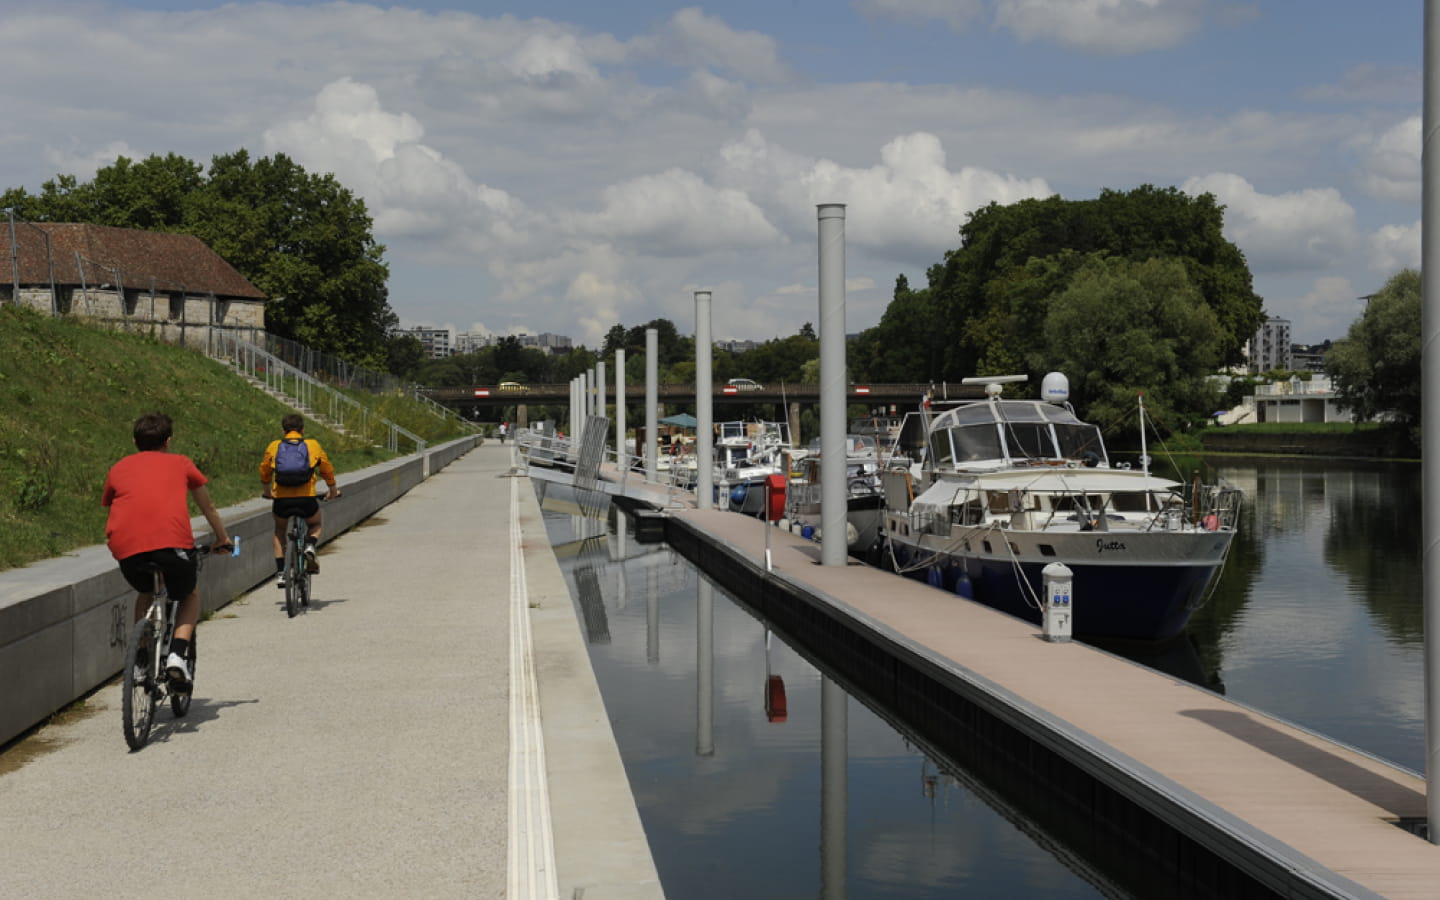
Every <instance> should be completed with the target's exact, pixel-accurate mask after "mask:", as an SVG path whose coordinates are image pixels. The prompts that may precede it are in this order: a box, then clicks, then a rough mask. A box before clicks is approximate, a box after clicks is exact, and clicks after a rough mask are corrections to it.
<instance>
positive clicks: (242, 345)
mask: <svg viewBox="0 0 1440 900" xmlns="http://www.w3.org/2000/svg"><path fill="white" fill-rule="evenodd" d="M206 352H207V355H209V356H210V358H212V359H216V360H220V361H221V362H225V363H228V364H229V365H231V366H232V367H233V368H234V369H235V371H237V372H239V373H240V374H241V375H242V376H244V377H246V378H248V379H250V380H251V381H254V382H255V383H256V384H258V385H260V386H261V387H263V388H264V389H265V390H266V391H268V392H269V393H271V394H275V395H278V396H281V397H285V398H286V399H288V400H290V402H291V403H292V404H294V405H295V406H296V408H298V409H300V410H302V411H304V412H308V413H309V414H311V415H313V416H315V417H316V418H318V419H320V420H322V421H324V422H325V423H326V424H327V425H330V426H331V427H334V428H335V429H336V430H338V431H340V432H342V433H345V434H356V435H361V436H364V437H366V438H370V437H371V436H372V435H373V434H375V433H376V432H378V431H380V430H382V429H383V431H384V438H385V441H384V443H385V447H386V448H387V449H388V450H390V451H391V452H392V453H399V452H400V439H401V438H402V437H403V438H405V439H406V440H408V441H411V442H413V443H414V445H415V452H417V453H419V452H420V451H423V450H424V449H425V447H426V446H427V444H426V441H425V439H424V438H422V437H420V436H419V435H417V434H415V433H414V432H412V431H409V430H407V429H405V428H404V427H402V426H400V425H398V424H397V423H395V422H392V421H390V420H389V419H387V418H385V417H383V416H379V415H376V414H375V413H373V412H372V411H371V410H370V408H369V407H367V406H365V404H363V403H361V402H360V401H358V400H356V399H355V398H353V397H350V396H348V395H346V394H344V393H342V392H341V391H340V390H339V389H337V388H335V387H332V386H331V385H328V384H326V383H325V382H323V381H321V380H320V379H318V378H316V377H314V376H313V375H310V374H308V373H306V372H304V371H302V370H301V369H299V368H297V367H295V366H293V365H291V364H290V363H288V362H286V361H285V360H283V359H281V358H280V357H278V356H276V355H275V354H273V353H271V352H270V351H268V350H266V349H264V348H262V347H260V346H258V345H256V344H253V343H251V342H250V341H247V340H243V339H242V338H240V337H238V336H236V335H233V334H225V333H222V332H215V333H214V334H213V335H212V338H211V339H210V340H209V341H207V342H206ZM377 443H379V442H378V441H377Z"/></svg>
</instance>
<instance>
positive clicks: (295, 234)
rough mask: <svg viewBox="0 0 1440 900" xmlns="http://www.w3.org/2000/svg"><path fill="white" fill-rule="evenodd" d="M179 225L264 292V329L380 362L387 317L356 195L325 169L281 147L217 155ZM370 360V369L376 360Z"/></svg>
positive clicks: (389, 323) (381, 279)
mask: <svg viewBox="0 0 1440 900" xmlns="http://www.w3.org/2000/svg"><path fill="white" fill-rule="evenodd" d="M186 227H187V230H188V231H189V232H190V233H191V234H194V235H195V236H197V237H199V238H200V239H201V240H203V241H205V242H206V243H207V244H209V245H210V247H211V248H213V249H214V250H215V252H217V253H219V254H220V255H221V256H223V257H225V259H226V260H227V261H228V262H230V264H231V265H233V266H235V268H237V269H239V270H240V272H241V273H242V274H243V275H245V277H246V278H249V279H250V281H251V282H252V283H254V284H255V286H256V287H258V288H260V289H261V290H262V291H264V292H265V293H266V295H267V296H268V297H269V298H270V299H269V300H268V301H267V302H266V306H265V328H266V330H267V331H270V332H272V333H274V334H278V335H280V336H281V337H287V338H291V339H293V340H297V341H299V342H301V343H303V344H307V345H309V346H310V347H313V348H315V349H317V350H323V351H327V352H331V353H335V354H337V355H339V356H343V357H346V358H348V359H352V360H354V361H356V362H360V363H366V362H371V363H375V362H377V361H376V360H375V357H376V356H380V359H379V360H378V362H379V364H381V365H383V361H384V360H383V348H384V342H385V337H386V334H387V333H388V332H389V330H390V329H391V328H392V327H393V326H394V324H395V323H396V321H397V320H396V317H395V314H394V312H393V311H392V310H391V309H390V304H389V295H388V292H387V288H386V280H387V279H388V278H389V274H390V273H389V269H388V268H387V267H386V265H385V264H384V262H382V255H383V253H384V250H385V248H384V246H383V245H380V244H377V243H376V242H375V239H374V238H373V236H372V235H371V227H372V222H371V219H370V214H369V212H368V211H367V210H366V208H365V202H364V201H363V200H361V199H359V198H358V197H356V196H355V195H354V194H352V193H351V192H350V191H349V190H347V189H346V188H345V187H343V186H342V185H341V184H340V183H339V181H337V180H336V179H335V176H334V175H330V174H326V175H323V176H322V175H311V174H308V173H307V172H306V171H305V170H304V169H303V168H301V167H300V166H299V165H298V164H296V163H295V162H293V161H292V160H291V159H290V158H289V157H287V156H285V155H284V154H276V155H275V156H273V157H266V158H262V159H259V160H256V161H254V162H253V163H252V162H251V160H250V156H249V154H248V153H247V152H246V151H244V150H239V151H237V152H235V153H232V154H230V155H229V156H217V157H215V158H214V160H213V161H212V162H211V165H210V175H209V179H208V180H207V181H206V183H205V186H204V188H203V189H202V190H201V191H199V192H197V194H196V195H195V196H194V199H193V201H192V202H191V204H190V205H189V208H188V216H187V220H186ZM377 367H378V366H377Z"/></svg>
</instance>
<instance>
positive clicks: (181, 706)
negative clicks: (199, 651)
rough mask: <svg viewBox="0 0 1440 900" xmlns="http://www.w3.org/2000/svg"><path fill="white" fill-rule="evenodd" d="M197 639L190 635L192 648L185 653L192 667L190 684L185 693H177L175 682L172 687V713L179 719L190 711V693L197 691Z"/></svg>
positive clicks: (186, 659)
mask: <svg viewBox="0 0 1440 900" xmlns="http://www.w3.org/2000/svg"><path fill="white" fill-rule="evenodd" d="M195 637H196V635H193V634H192V635H190V648H189V649H188V650H186V651H185V662H187V663H189V665H190V684H189V685H187V686H186V688H185V690H183V691H177V690H176V689H175V685H174V683H173V682H172V683H171V685H170V711H171V712H173V713H174V714H175V718H177V719H178V718H180V717H181V716H183V715H185V714H186V713H188V712H189V711H190V692H191V691H193V690H195Z"/></svg>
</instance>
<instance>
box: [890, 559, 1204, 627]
mask: <svg viewBox="0 0 1440 900" xmlns="http://www.w3.org/2000/svg"><path fill="white" fill-rule="evenodd" d="M894 549H895V551H896V552H897V554H900V555H899V556H898V557H897V558H898V561H899V562H900V563H901V565H903V564H904V563H905V562H906V559H905V558H904V557H905V556H906V555H908V554H906V548H904V547H903V546H901V545H897V546H895V548H894ZM1054 561H1055V560H1047V561H1046V562H1054ZM1066 565H1067V566H1068V567H1069V568H1070V571H1071V572H1072V573H1073V594H1072V596H1073V597H1074V598H1075V600H1074V607H1073V608H1072V610H1071V613H1072V620H1071V630H1072V632H1073V633H1074V634H1075V635H1076V636H1078V637H1096V638H1118V639H1121V640H1132V641H1164V640H1168V639H1170V638H1173V637H1175V636H1177V635H1178V634H1180V632H1181V631H1183V630H1184V628H1185V625H1186V623H1188V622H1189V621H1190V616H1191V614H1192V613H1194V612H1195V610H1196V609H1197V608H1199V606H1200V604H1201V602H1202V601H1203V600H1204V593H1205V588H1206V586H1207V585H1208V584H1209V582H1210V577H1211V575H1212V574H1213V573H1214V571H1215V566H1213V565H1194V566H1143V565H1132V566H1098V565H1085V564H1083V563H1066ZM1044 567H1045V564H1044V563H1021V564H1020V570H1021V573H1023V575H1024V578H1025V580H1026V582H1028V584H1029V585H1030V590H1031V591H1033V592H1034V596H1035V597H1044V592H1043V590H1042V588H1043V580H1042V578H1041V570H1042V569H1044ZM962 573H963V577H962ZM905 574H906V575H908V576H910V577H912V578H916V579H918V580H920V581H926V582H928V583H929V584H930V585H931V586H932V587H937V588H940V589H941V590H945V591H949V592H950V593H953V594H958V595H961V596H964V595H965V593H966V591H967V589H968V592H969V596H970V597H971V598H972V599H974V600H975V601H977V602H979V603H983V604H984V605H986V606H989V607H991V608H993V609H997V610H999V611H1001V612H1005V613H1009V614H1010V615H1012V616H1017V617H1019V618H1022V619H1026V620H1027V621H1030V622H1034V623H1035V624H1037V625H1038V624H1040V618H1041V614H1040V610H1039V609H1037V608H1036V607H1035V606H1034V605H1033V604H1032V601H1031V600H1030V599H1029V594H1027V593H1024V592H1023V590H1022V588H1021V586H1020V583H1019V581H1018V579H1017V576H1016V571H1015V566H1014V565H1013V564H1012V563H1011V562H1010V561H1008V560H1003V561H1002V560H993V561H991V560H985V559H980V558H973V557H972V558H960V557H950V558H948V559H947V560H945V561H944V562H942V563H940V564H939V565H935V566H932V567H930V568H928V569H917V570H915V571H910V572H906V573H905ZM967 581H968V584H967Z"/></svg>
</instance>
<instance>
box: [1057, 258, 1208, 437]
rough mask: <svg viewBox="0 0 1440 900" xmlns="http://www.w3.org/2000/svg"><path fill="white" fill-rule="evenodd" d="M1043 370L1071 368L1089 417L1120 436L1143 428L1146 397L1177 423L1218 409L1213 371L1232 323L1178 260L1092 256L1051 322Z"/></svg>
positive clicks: (1155, 411)
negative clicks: (1140, 408) (1141, 407)
mask: <svg viewBox="0 0 1440 900" xmlns="http://www.w3.org/2000/svg"><path fill="white" fill-rule="evenodd" d="M1043 331H1044V338H1045V348H1046V349H1045V355H1044V357H1043V358H1042V360H1041V361H1042V362H1043V363H1044V366H1043V368H1045V369H1054V370H1058V371H1060V372H1064V373H1065V374H1066V376H1067V377H1068V378H1069V381H1070V389H1071V391H1070V395H1071V396H1070V399H1071V402H1072V403H1074V405H1075V406H1076V408H1077V409H1079V410H1081V412H1082V415H1083V416H1084V418H1086V419H1089V420H1092V421H1095V422H1096V423H1097V424H1101V425H1102V426H1105V425H1109V426H1111V429H1112V433H1119V434H1136V433H1138V424H1139V422H1138V416H1137V413H1136V410H1137V404H1136V397H1137V395H1139V394H1141V393H1143V394H1144V397H1145V409H1146V412H1147V414H1148V415H1149V416H1150V417H1151V418H1152V419H1153V420H1154V421H1156V422H1158V423H1160V424H1161V425H1162V426H1165V427H1168V428H1169V429H1170V430H1179V429H1181V428H1184V427H1188V426H1189V425H1190V424H1192V423H1193V422H1196V421H1200V420H1202V419H1203V418H1204V416H1206V415H1207V414H1208V413H1209V412H1210V411H1211V410H1213V409H1214V408H1215V403H1216V401H1217V399H1218V396H1219V395H1218V391H1217V390H1216V388H1214V387H1213V386H1212V385H1211V384H1210V382H1209V380H1208V376H1209V375H1210V373H1212V372H1213V371H1214V370H1215V367H1216V366H1217V365H1218V364H1219V362H1220V347H1221V344H1222V341H1223V330H1222V328H1221V327H1220V324H1219V322H1218V321H1217V317H1216V315H1215V313H1214V311H1213V310H1211V309H1210V307H1209V306H1207V305H1206V304H1205V303H1204V302H1202V300H1201V296H1200V291H1199V289H1198V288H1197V287H1195V286H1194V285H1193V284H1191V283H1190V279H1189V276H1188V275H1187V274H1186V271H1185V266H1184V264H1183V263H1181V262H1180V261H1178V260H1173V259H1150V260H1146V261H1144V262H1133V261H1131V260H1128V259H1118V258H1115V257H1106V256H1103V255H1101V254H1091V255H1090V256H1088V257H1086V258H1085V259H1084V261H1083V262H1082V263H1081V264H1080V265H1079V266H1078V268H1077V269H1076V271H1075V275H1074V277H1073V278H1072V279H1071V281H1070V286H1069V287H1068V288H1066V289H1065V291H1064V292H1063V293H1061V294H1060V295H1058V296H1057V297H1056V298H1055V299H1054V301H1053V302H1052V303H1051V304H1050V308H1049V313H1048V315H1047V316H1046V318H1045V322H1044V328H1043Z"/></svg>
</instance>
